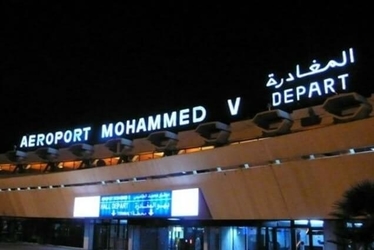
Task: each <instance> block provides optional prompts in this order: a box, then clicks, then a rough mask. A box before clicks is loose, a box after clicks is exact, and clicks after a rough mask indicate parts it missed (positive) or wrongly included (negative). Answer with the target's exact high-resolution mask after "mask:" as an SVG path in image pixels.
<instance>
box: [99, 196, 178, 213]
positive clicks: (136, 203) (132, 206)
mask: <svg viewBox="0 0 374 250" xmlns="http://www.w3.org/2000/svg"><path fill="white" fill-rule="evenodd" d="M170 211H171V191H162V192H151V193H138V194H124V195H110V196H102V197H101V200H100V217H108V216H111V217H112V216H130V217H170V215H171V212H170Z"/></svg>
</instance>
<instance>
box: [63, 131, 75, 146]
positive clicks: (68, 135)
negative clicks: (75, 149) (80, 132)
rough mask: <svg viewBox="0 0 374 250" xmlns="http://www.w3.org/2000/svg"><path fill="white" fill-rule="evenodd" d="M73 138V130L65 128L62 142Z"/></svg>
mask: <svg viewBox="0 0 374 250" xmlns="http://www.w3.org/2000/svg"><path fill="white" fill-rule="evenodd" d="M72 139H73V132H71V130H66V131H65V133H64V142H65V143H69V142H71V140H72Z"/></svg>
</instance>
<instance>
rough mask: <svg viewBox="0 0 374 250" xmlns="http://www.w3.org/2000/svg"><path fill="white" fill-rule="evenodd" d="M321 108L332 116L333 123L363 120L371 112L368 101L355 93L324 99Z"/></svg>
mask: <svg viewBox="0 0 374 250" xmlns="http://www.w3.org/2000/svg"><path fill="white" fill-rule="evenodd" d="M322 108H323V109H324V110H326V111H327V112H328V113H330V114H331V115H332V116H333V119H334V122H335V123H342V122H349V121H354V120H359V119H364V118H367V117H368V116H369V115H370V113H371V111H372V106H371V104H370V103H369V102H368V100H367V99H366V98H365V97H363V96H361V95H359V94H357V93H355V92H352V93H345V94H339V95H335V96H332V97H330V98H328V99H326V101H325V102H324V103H323V105H322Z"/></svg>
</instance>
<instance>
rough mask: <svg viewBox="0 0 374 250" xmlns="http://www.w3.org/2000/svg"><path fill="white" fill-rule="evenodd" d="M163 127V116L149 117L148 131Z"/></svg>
mask: <svg viewBox="0 0 374 250" xmlns="http://www.w3.org/2000/svg"><path fill="white" fill-rule="evenodd" d="M160 127H161V115H156V116H155V118H153V116H148V131H152V130H157V129H160Z"/></svg>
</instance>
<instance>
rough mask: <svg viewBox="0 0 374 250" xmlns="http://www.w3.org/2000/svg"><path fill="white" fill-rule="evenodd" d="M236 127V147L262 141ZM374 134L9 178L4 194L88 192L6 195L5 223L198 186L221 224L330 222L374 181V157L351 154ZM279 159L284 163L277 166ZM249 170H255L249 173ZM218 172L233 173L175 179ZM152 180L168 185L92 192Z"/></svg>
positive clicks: (364, 131) (344, 127)
mask: <svg viewBox="0 0 374 250" xmlns="http://www.w3.org/2000/svg"><path fill="white" fill-rule="evenodd" d="M326 119H328V118H326ZM295 126H296V127H297V124H296V125H295ZM232 127H233V133H232V135H231V137H230V138H235V141H239V139H240V138H242V139H253V138H256V137H259V136H260V135H261V131H260V130H259V129H258V128H256V127H254V126H253V124H252V123H250V122H249V121H243V122H241V123H235V124H233V126H232ZM373 128H374V118H372V117H369V118H366V119H363V120H358V121H353V122H348V123H342V124H329V125H324V126H316V127H314V128H308V129H304V130H302V131H299V132H296V131H295V132H294V133H290V134H287V135H281V136H276V137H271V138H266V139H261V140H257V139H255V140H252V141H249V142H247V143H239V144H232V145H228V146H223V147H218V148H215V149H210V150H205V151H200V152H195V153H190V154H181V155H174V156H169V157H164V158H160V159H154V160H148V161H139V162H133V163H124V164H120V165H116V166H107V167H101V168H92V169H85V170H74V171H68V172H61V173H49V174H39V175H30V176H17V177H11V178H3V179H0V188H1V189H7V188H18V187H21V188H25V187H37V186H42V187H44V186H50V185H53V186H59V185H62V184H64V185H76V184H83V185H81V186H70V187H65V188H53V189H48V188H43V189H41V190H37V189H36V190H23V191H2V192H0V212H1V214H2V215H3V216H20V217H63V218H70V217H72V216H73V203H74V197H77V196H90V195H104V194H118V193H132V192H142V191H152V190H165V189H178V188H186V187H198V188H200V189H201V192H202V194H203V195H204V198H205V200H206V203H207V205H208V207H209V209H210V212H211V214H212V217H213V219H286V218H292V219H297V218H305V217H308V218H327V217H328V214H329V212H331V210H332V205H333V203H334V202H335V201H336V200H337V199H339V198H340V197H341V195H342V193H343V192H344V191H345V190H346V189H347V188H349V187H350V186H351V185H353V184H354V183H356V182H358V181H360V180H363V179H366V178H371V179H373V178H374V167H373V165H372V162H373V161H374V153H370V152H366V153H361V154H347V153H345V152H348V150H349V149H351V148H356V149H357V148H363V147H370V146H373V145H374V132H373V131H374V130H373ZM188 133H189V134H190V136H192V137H191V139H190V141H191V143H192V142H193V143H192V144H194V143H196V145H197V144H199V143H200V145H201V143H202V140H201V138H200V139H198V136H197V135H192V134H193V132H185V133H181V135H180V136H181V137H183V136H185V138H186V140H187V141H188V138H189V137H188V136H186V135H187V134H188ZM192 144H191V145H192ZM196 145H193V146H196ZM185 146H187V144H186V145H185ZM337 151H341V154H338V153H334V154H333V155H332V156H331V155H330V157H317V158H316V159H313V160H308V159H306V157H304V156H307V155H310V154H314V155H317V156H318V155H320V154H326V153H331V152H337ZM276 159H280V160H281V162H282V163H281V164H273V161H274V160H276ZM246 163H247V164H249V166H250V167H249V168H243V167H242V166H243V165H244V164H246ZM216 167H221V168H222V169H223V170H225V168H233V169H232V170H230V171H221V172H213V171H210V172H207V173H200V174H196V175H186V176H180V177H170V176H167V175H168V174H171V173H180V172H182V171H192V170H204V169H209V170H211V169H214V168H216ZM152 176H153V177H160V178H156V179H151V178H150V179H148V180H145V181H141V182H126V183H121V184H116V183H111V184H106V185H100V184H98V185H87V184H88V183H96V182H97V183H100V182H101V181H103V180H104V181H107V180H116V179H130V178H133V177H137V178H139V177H152ZM162 176H164V177H162ZM161 177H162V178H161Z"/></svg>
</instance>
